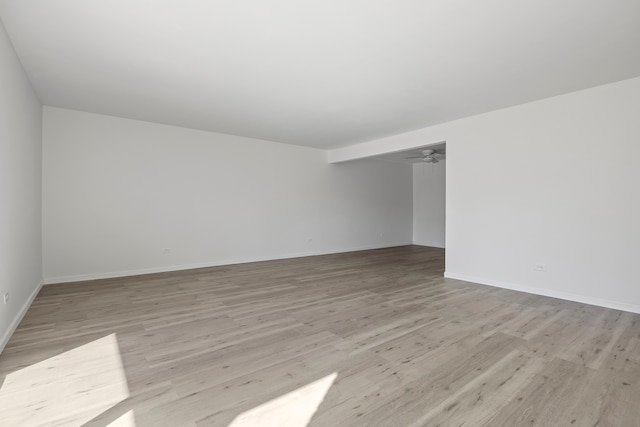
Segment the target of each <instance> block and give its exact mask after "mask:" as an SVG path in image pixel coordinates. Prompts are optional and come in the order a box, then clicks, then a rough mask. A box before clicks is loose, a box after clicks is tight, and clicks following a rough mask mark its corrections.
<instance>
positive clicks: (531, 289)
mask: <svg viewBox="0 0 640 427" xmlns="http://www.w3.org/2000/svg"><path fill="white" fill-rule="evenodd" d="M444 277H446V278H447V279H455V280H462V281H465V282H471V283H476V284H480V285H487V286H493V287H495V288H502V289H509V290H512V291H520V292H526V293H528V294H533V295H541V296H545V297H551V298H558V299H562V300H566V301H572V302H577V303H582V304H589V305H595V306H598V307H605V308H612V309H614V310H621V311H628V312H630V313H637V314H640V305H636V304H629V303H626V302H620V301H612V300H607V299H602V298H595V297H590V296H587V295H580V294H575V293H572V292H562V291H556V290H552V289H545V288H538V287H535V286H527V285H519V284H515V283H508V282H502V281H498V280H493V279H487V278H481V277H474V276H467V275H465V274H458V273H455V272H454V273H452V272H449V271H445V273H444Z"/></svg>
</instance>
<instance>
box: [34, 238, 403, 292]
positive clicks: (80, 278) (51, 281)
mask: <svg viewBox="0 0 640 427" xmlns="http://www.w3.org/2000/svg"><path fill="white" fill-rule="evenodd" d="M411 244H412V243H410V242H409V243H393V244H386V245H377V246H359V247H352V248H346V249H338V250H327V251H309V252H299V253H293V254H284V255H278V256H264V257H253V258H242V259H229V260H221V261H210V262H202V263H195V264H182V265H172V266H165V267H152V268H142V269H137V270H126V271H112V272H108V273H95V274H81V275H73V276H60V277H45V279H44V284H45V285H55V284H58V283H70V282H84V281H86V280H99V279H114V278H117V277H128V276H140V275H142V274H154V273H166V272H169V271H181V270H192V269H194V268H207V267H219V266H221V265H232V264H246V263H249V262H261V261H274V260H278V259H289V258H301V257H307V256H315V255H329V254H338V253H345V252H356V251H366V250H371V249H383V248H393V247H398V246H407V245H411Z"/></svg>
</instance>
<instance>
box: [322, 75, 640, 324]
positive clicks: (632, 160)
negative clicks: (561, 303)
mask: <svg viewBox="0 0 640 427" xmlns="http://www.w3.org/2000/svg"><path fill="white" fill-rule="evenodd" d="M639 118H640V78H635V79H630V80H625V81H621V82H617V83H613V84H609V85H605V86H600V87H596V88H592V89H588V90H583V91H579V92H574V93H570V94H567V95H563V96H558V97H554V98H548V99H545V100H541V101H537V102H533V103H529V104H524V105H520V106H516V107H512V108H507V109H504V110H499V111H494V112H491V113H487V114H483V115H478V116H474V117H470V118H466V119H461V120H457V121H453V122H449V123H445V124H442V125H438V126H433V127H430V128H425V129H421V130H418V131H414V132H410V133H406V134H402V135H397V136H395V137H389V138H385V139H383V140H378V141H372V142H370V143H364V144H360V145H358V146H354V147H350V148H349V149H348V150H347V149H343V150H335V152H332V153H330V158H332V159H334V160H336V161H337V160H346V159H349V158H354V156H367V155H377V154H381V153H384V152H390V151H396V150H399V149H405V148H411V147H412V146H414V147H415V146H421V145H424V144H425V143H433V142H438V141H442V140H446V141H447V172H446V173H447V201H446V205H447V224H446V233H447V234H446V247H447V253H446V271H447V273H446V275H447V276H448V277H455V278H460V279H465V280H470V281H475V282H480V283H486V284H492V285H496V286H503V287H510V288H516V289H522V290H527V291H530V292H535V293H540V294H547V295H553V296H557V297H561V298H566V299H572V300H577V301H583V302H589V303H593V304H598V305H604V306H610V307H618V308H622V309H626V310H630V311H637V312H640V282H639V277H640V274H639V273H638V267H637V263H638V257H639V256H640V220H639V218H640V167H639V163H638V161H639V159H640V119H639ZM534 264H543V265H545V267H546V272H537V271H534V269H533V266H534Z"/></svg>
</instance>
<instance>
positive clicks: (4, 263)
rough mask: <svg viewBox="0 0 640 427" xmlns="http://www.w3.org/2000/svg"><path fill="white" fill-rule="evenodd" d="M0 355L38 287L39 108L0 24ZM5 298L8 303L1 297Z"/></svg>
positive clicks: (40, 261)
mask: <svg viewBox="0 0 640 427" xmlns="http://www.w3.org/2000/svg"><path fill="white" fill-rule="evenodd" d="M0 64H2V66H0V92H1V93H2V96H0V266H1V268H0V351H2V349H3V348H4V346H5V345H6V343H7V341H8V340H9V337H10V336H11V334H12V333H13V331H14V330H15V328H16V327H17V326H18V323H19V322H20V320H21V319H22V316H23V315H24V313H25V312H26V310H27V309H28V308H29V305H30V304H31V301H32V300H33V298H35V296H36V294H37V293H38V290H39V289H40V285H41V284H42V255H41V254H42V252H41V196H42V179H41V174H42V171H41V165H42V139H41V138H42V105H41V104H40V101H39V100H38V98H37V97H36V95H35V93H34V92H33V90H32V88H31V85H30V84H29V81H28V79H27V77H26V75H25V73H24V71H23V70H22V66H21V65H20V62H19V61H18V58H17V56H16V54H15V52H14V50H13V47H12V45H11V42H10V41H9V38H8V36H7V34H6V32H5V31H4V27H3V26H2V23H0ZM6 293H9V300H8V302H7V304H4V303H3V296H4V295H5V294H6Z"/></svg>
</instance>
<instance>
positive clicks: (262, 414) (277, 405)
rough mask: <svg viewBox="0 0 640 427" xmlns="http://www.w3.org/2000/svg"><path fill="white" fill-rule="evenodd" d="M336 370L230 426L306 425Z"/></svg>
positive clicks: (325, 392)
mask: <svg viewBox="0 0 640 427" xmlns="http://www.w3.org/2000/svg"><path fill="white" fill-rule="evenodd" d="M337 376H338V374H337V373H335V372H334V373H333V374H331V375H328V376H326V377H324V378H321V379H319V380H318V381H314V382H312V383H311V384H307V385H306V386H304V387H300V388H299V389H296V390H294V391H292V392H291V393H287V394H285V395H283V396H280V397H278V398H276V399H273V400H270V401H269V402H267V403H263V404H262V405H260V406H256V407H255V408H253V409H250V410H248V411H246V412H243V413H242V414H240V415H238V416H237V417H236V418H235V419H234V420H233V421H232V422H231V424H229V427H258V426H279V427H306V426H307V425H308V424H309V421H311V417H313V414H315V413H316V411H317V410H318V407H319V406H320V404H321V403H322V401H323V400H324V397H325V396H326V394H327V392H328V391H329V388H331V385H332V384H333V382H334V381H335V379H336V377H337Z"/></svg>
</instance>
